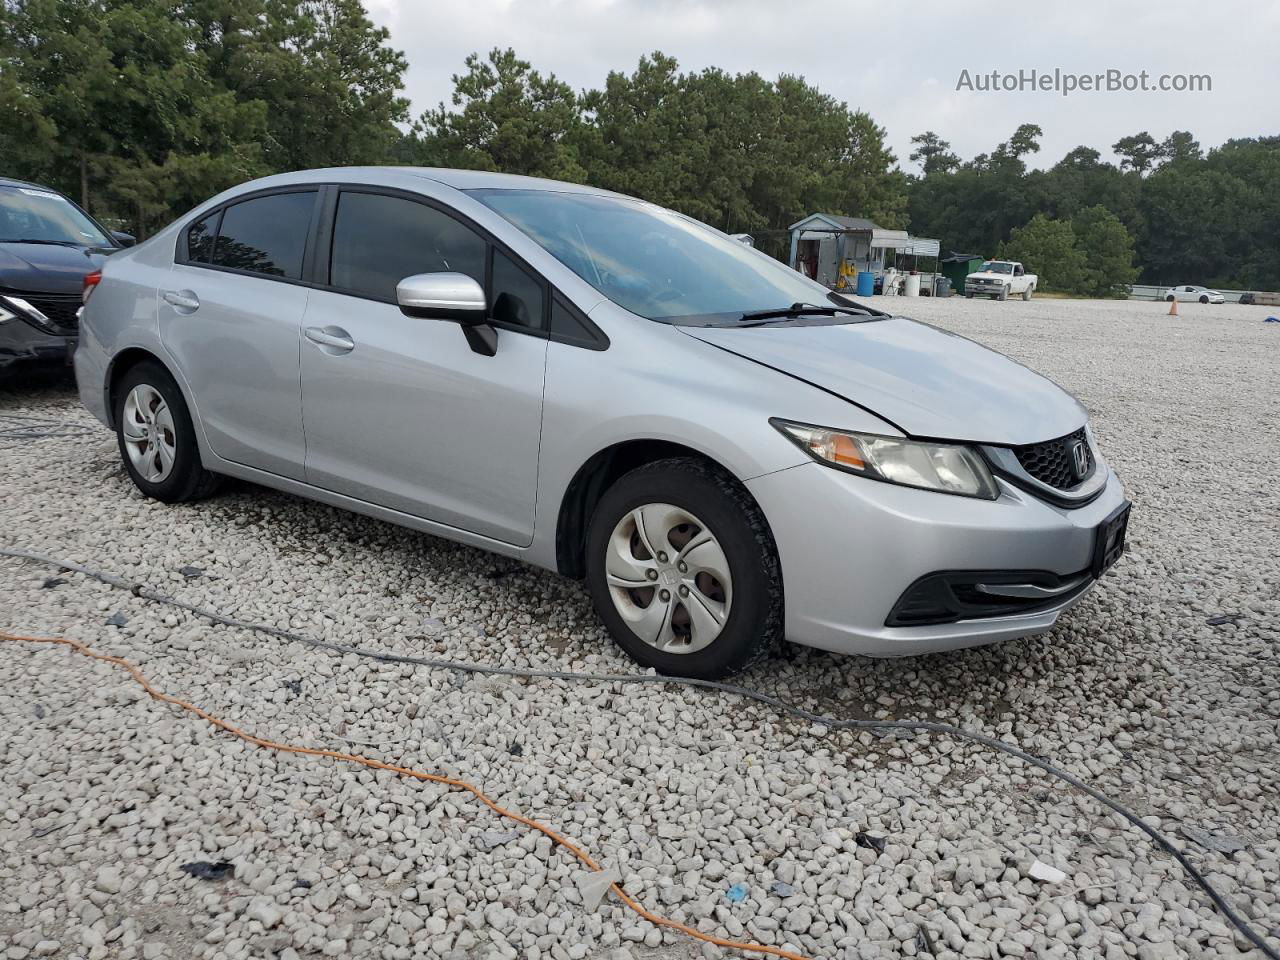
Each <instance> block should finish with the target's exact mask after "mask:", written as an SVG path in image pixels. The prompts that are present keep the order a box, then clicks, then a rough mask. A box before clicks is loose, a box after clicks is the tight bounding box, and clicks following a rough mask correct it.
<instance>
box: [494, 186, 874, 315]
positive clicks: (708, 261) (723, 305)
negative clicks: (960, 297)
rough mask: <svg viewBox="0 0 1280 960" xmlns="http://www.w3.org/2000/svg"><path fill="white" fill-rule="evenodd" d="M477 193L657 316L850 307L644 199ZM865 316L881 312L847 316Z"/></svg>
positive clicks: (612, 291) (628, 303)
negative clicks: (792, 308) (806, 305)
mask: <svg viewBox="0 0 1280 960" xmlns="http://www.w3.org/2000/svg"><path fill="white" fill-rule="evenodd" d="M469 192H470V194H471V195H472V196H474V197H475V198H476V199H478V200H480V201H481V202H482V203H484V204H485V205H486V206H488V207H490V208H491V209H493V210H494V211H496V212H497V213H499V214H500V215H502V216H503V217H505V218H506V219H507V220H509V221H510V222H511V223H512V224H514V225H515V226H516V227H518V228H519V229H520V230H522V231H523V232H524V233H526V234H528V235H529V236H530V237H532V238H533V239H534V240H535V241H537V242H538V243H539V244H540V245H541V246H542V247H544V248H545V249H546V250H547V252H549V253H550V254H551V255H552V256H554V257H555V258H556V259H557V260H559V261H560V262H561V263H563V264H564V265H565V266H567V267H568V268H569V269H570V270H572V271H573V272H574V273H576V274H577V275H578V276H580V277H581V278H582V279H583V280H585V281H586V282H587V283H589V284H591V286H593V287H595V289H597V290H599V291H600V293H602V294H604V296H606V297H608V298H609V299H610V300H612V301H613V302H614V303H616V304H618V305H619V306H621V307H623V308H625V309H627V310H630V311H631V312H632V313H635V314H638V315H640V316H642V317H646V318H648V319H650V320H662V321H666V322H681V321H688V322H699V321H701V322H702V323H708V322H717V321H719V322H726V323H730V322H734V321H739V320H741V319H742V318H743V314H747V313H755V312H759V311H770V310H780V311H787V310H789V309H790V308H791V307H792V306H794V305H796V304H808V305H818V304H821V305H823V306H824V307H826V305H829V304H830V305H837V306H848V305H849V304H850V301H848V300H845V299H844V298H842V297H839V296H836V295H833V294H832V293H831V291H829V290H828V289H827V288H826V287H824V286H822V285H821V284H819V283H815V282H814V281H813V280H810V279H809V278H807V277H805V276H803V275H802V274H800V273H797V272H796V271H794V270H791V269H789V268H788V267H786V266H784V265H783V264H781V263H779V262H778V261H777V260H774V259H773V258H772V257H770V256H768V255H767V254H764V253H761V252H760V251H758V250H754V249H752V248H751V247H748V246H747V245H746V244H743V243H741V242H739V241H737V240H734V239H732V238H731V237H728V236H726V235H724V234H721V233H719V232H717V231H715V230H713V229H711V228H710V227H707V226H705V225H704V224H701V223H698V222H697V221H695V220H691V219H689V218H687V217H683V216H681V215H680V214H678V213H673V212H672V211H670V210H664V209H662V208H661V207H656V206H653V205H652V204H649V203H644V202H642V201H639V200H629V199H625V198H620V197H601V196H593V195H590V194H579V193H559V192H554V191H549V190H502V189H483V190H472V191H469ZM783 319H785V318H783ZM863 319H875V317H874V316H868V317H865V318H864V317H859V316H848V315H842V316H841V320H842V321H844V322H853V321H860V320H863Z"/></svg>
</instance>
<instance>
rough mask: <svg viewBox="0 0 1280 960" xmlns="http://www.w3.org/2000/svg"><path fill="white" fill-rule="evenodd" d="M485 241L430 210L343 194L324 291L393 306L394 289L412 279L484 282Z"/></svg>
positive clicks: (373, 195)
mask: <svg viewBox="0 0 1280 960" xmlns="http://www.w3.org/2000/svg"><path fill="white" fill-rule="evenodd" d="M485 254H486V243H485V241H484V238H482V237H481V236H480V235H479V234H477V233H476V232H475V231H474V230H472V229H471V228H470V227H467V226H465V225H464V224H462V223H460V222H458V221H457V220H455V219H454V218H453V217H451V216H449V215H448V214H447V213H443V212H442V211H440V210H437V209H435V208H434V207H429V206H427V205H426V204H424V203H417V202H415V201H413V200H406V199H404V198H402V197H392V196H387V195H385V194H378V193H360V192H358V191H354V190H344V191H342V193H341V194H340V195H339V197H338V212H337V216H336V218H335V220H334V225H333V248H332V254H331V259H330V264H329V285H330V286H332V287H334V288H336V289H338V290H340V291H341V292H343V293H352V294H355V295H357V296H361V297H370V298H372V299H375V300H385V301H387V302H388V303H394V302H395V299H396V285H397V284H398V283H399V282H400V281H401V280H403V279H404V278H405V277H411V276H413V275H414V274H417V273H464V274H466V275H467V276H469V277H471V278H472V279H473V280H475V281H476V282H477V283H479V284H480V285H481V286H483V285H484V282H485Z"/></svg>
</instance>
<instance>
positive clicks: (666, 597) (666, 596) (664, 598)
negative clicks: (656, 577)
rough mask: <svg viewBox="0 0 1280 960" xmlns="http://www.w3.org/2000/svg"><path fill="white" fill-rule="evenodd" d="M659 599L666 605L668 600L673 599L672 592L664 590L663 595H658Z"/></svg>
mask: <svg viewBox="0 0 1280 960" xmlns="http://www.w3.org/2000/svg"><path fill="white" fill-rule="evenodd" d="M658 597H659V598H660V599H661V600H662V602H663V603H666V602H667V601H668V600H670V599H671V591H670V590H663V591H662V592H661V593H659V594H658Z"/></svg>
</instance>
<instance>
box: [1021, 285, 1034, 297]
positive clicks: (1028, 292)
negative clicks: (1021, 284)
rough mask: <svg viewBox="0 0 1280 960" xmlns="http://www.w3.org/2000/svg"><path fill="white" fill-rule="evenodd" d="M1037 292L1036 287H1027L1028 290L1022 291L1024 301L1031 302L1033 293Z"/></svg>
mask: <svg viewBox="0 0 1280 960" xmlns="http://www.w3.org/2000/svg"><path fill="white" fill-rule="evenodd" d="M1035 292H1036V288H1035V287H1027V289H1025V290H1023V291H1022V299H1023V300H1030V299H1031V295H1032V294H1033V293H1035Z"/></svg>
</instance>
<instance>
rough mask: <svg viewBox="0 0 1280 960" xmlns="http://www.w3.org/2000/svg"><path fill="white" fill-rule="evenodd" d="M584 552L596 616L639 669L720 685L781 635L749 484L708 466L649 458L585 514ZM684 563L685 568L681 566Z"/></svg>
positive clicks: (763, 534)
mask: <svg viewBox="0 0 1280 960" xmlns="http://www.w3.org/2000/svg"><path fill="white" fill-rule="evenodd" d="M680 521H683V522H680ZM640 523H643V524H645V526H646V527H647V530H645V531H642V530H641V529H640ZM673 524H674V525H673ZM663 539H665V543H664V542H662V540H663ZM708 540H709V541H710V542H709V544H708ZM650 548H652V549H650ZM586 549H587V559H586V573H587V586H588V588H589V590H590V593H591V599H592V602H593V603H594V605H595V608H596V612H597V613H598V614H599V615H600V619H601V620H603V621H604V623H605V625H606V626H607V627H608V628H609V632H610V633H611V634H612V635H613V638H614V640H616V641H617V643H618V645H619V646H620V647H622V649H623V650H625V651H626V652H627V653H628V654H629V655H630V656H631V658H632V659H634V660H635V661H636V662H637V663H639V664H640V665H641V666H644V667H652V668H653V669H655V670H657V671H658V672H659V673H664V674H668V675H673V676H684V677H696V678H699V679H703V680H718V679H721V678H723V677H726V676H729V675H731V674H733V673H736V672H738V671H740V670H743V669H745V668H746V667H747V666H748V665H749V664H751V663H753V662H755V661H756V660H758V659H761V658H763V657H765V656H767V655H768V654H769V653H770V652H771V651H772V650H773V649H774V647H775V646H776V645H777V643H778V642H779V640H780V639H781V638H782V633H783V595H782V567H781V564H780V562H779V560H778V550H777V546H776V545H775V543H774V540H773V535H772V533H770V531H769V526H768V523H767V522H766V521H765V518H764V514H762V513H761V512H760V508H759V506H758V505H757V504H756V502H755V500H754V499H752V497H751V495H750V494H749V493H748V492H747V490H746V488H745V487H743V486H742V484H740V483H739V482H738V481H737V480H735V479H734V478H733V477H732V476H730V475H729V474H727V473H725V472H724V471H723V470H722V469H720V468H718V467H716V466H714V465H712V464H709V463H706V462H704V461H701V460H695V459H684V458H678V459H668V460H658V461H655V462H653V463H649V464H646V465H644V466H641V467H637V468H636V469H634V470H632V471H631V472H629V473H627V474H625V475H624V476H622V477H621V478H620V479H619V480H618V481H617V482H615V483H614V484H613V485H612V486H611V487H609V489H608V490H606V491H605V493H604V495H603V496H602V497H601V498H600V502H599V504H598V505H597V506H596V508H595V511H594V513H593V514H592V518H591V525H590V528H589V530H588V532H587V543H586ZM717 551H718V552H717ZM682 558H686V559H689V560H690V561H691V562H690V563H689V564H688V565H687V567H679V564H681V563H684V562H685V561H684V559H682ZM721 568H723V570H722V569H721ZM651 571H653V572H651ZM619 574H625V577H621V578H620V577H619V576H618V575H619ZM726 574H727V576H726ZM611 575H612V576H613V579H611ZM650 578H652V579H650ZM620 582H621V583H626V582H634V583H636V584H641V583H644V584H646V585H645V586H638V587H637V588H629V587H626V586H620V585H619V584H620ZM648 583H653V586H647V584H648ZM682 597H684V598H686V599H681V598H682ZM655 604H656V605H658V606H652V605H655ZM686 604H689V606H686ZM650 609H652V611H653V612H652V613H649V612H648V611H650ZM691 611H695V612H697V613H698V616H697V618H696V620H695V617H694V615H693V613H692V612H691ZM715 612H718V613H720V614H721V615H722V619H720V620H718V621H717V620H716V618H715V615H714V613H715ZM633 624H634V625H635V626H633ZM699 632H701V633H702V634H703V635H702V636H701V637H699V636H698V633H699ZM650 633H652V634H653V636H652V637H651V638H646V634H650ZM664 640H665V641H666V642H665V643H664ZM663 646H665V647H666V649H663V648H662V647H663ZM681 648H684V649H681Z"/></svg>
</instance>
